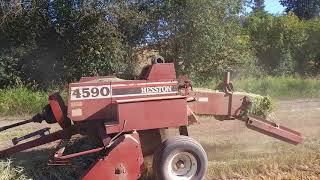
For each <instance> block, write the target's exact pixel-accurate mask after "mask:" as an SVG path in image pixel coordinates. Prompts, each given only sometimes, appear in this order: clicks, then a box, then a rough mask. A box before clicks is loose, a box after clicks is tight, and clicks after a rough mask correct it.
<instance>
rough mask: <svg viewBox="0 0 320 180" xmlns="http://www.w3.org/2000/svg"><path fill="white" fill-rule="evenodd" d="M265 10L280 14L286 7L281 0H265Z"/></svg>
mask: <svg viewBox="0 0 320 180" xmlns="http://www.w3.org/2000/svg"><path fill="white" fill-rule="evenodd" d="M264 3H265V6H266V8H265V10H266V11H268V12H270V13H272V14H278V13H282V12H283V11H284V7H283V6H282V5H281V4H280V2H279V0H265V1H264Z"/></svg>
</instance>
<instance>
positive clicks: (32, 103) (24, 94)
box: [0, 86, 48, 115]
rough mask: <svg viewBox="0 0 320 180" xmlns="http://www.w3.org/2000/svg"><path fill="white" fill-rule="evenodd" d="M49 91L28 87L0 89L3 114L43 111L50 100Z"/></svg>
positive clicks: (1, 111)
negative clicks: (34, 89)
mask: <svg viewBox="0 0 320 180" xmlns="http://www.w3.org/2000/svg"><path fill="white" fill-rule="evenodd" d="M47 99H48V93H46V92H44V91H33V90H31V89H29V88H27V87H22V86H19V87H15V88H9V89H2V90H0V114H1V115H26V114H27V115H28V114H35V113H38V112H41V110H42V108H43V107H44V106H45V105H46V104H47V102H48V100H47Z"/></svg>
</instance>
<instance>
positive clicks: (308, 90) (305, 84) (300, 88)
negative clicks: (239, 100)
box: [234, 76, 320, 98]
mask: <svg viewBox="0 0 320 180" xmlns="http://www.w3.org/2000/svg"><path fill="white" fill-rule="evenodd" d="M234 85H235V87H236V90H237V91H246V92H250V93H256V94H261V95H269V96H271V97H273V98H317V97H320V81H319V80H316V79H302V78H294V77H270V76H268V77H264V78H260V79H257V78H246V79H239V80H234Z"/></svg>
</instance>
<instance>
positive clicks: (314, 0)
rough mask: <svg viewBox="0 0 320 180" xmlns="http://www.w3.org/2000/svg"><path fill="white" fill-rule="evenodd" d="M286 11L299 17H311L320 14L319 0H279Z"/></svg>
mask: <svg viewBox="0 0 320 180" xmlns="http://www.w3.org/2000/svg"><path fill="white" fill-rule="evenodd" d="M280 3H281V5H283V6H285V7H286V12H289V11H292V12H294V13H295V14H296V15H297V16H298V17H299V18H301V19H311V18H313V17H316V16H319V15H320V0H280Z"/></svg>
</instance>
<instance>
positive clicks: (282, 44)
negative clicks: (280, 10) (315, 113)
mask: <svg viewBox="0 0 320 180" xmlns="http://www.w3.org/2000/svg"><path fill="white" fill-rule="evenodd" d="M250 2H251V3H253V2H254V4H255V9H257V10H254V11H253V12H252V13H250V14H244V15H243V9H244V5H245V4H246V3H245V1H242V0H236V1H234V0H214V1H210V0H201V1H195V0H184V1H177V0H160V1H149V0H148V1H132V0H120V1H73V0H72V1H65V0H55V1H52V2H49V1H45V0H32V1H31V2H30V5H28V7H27V8H25V7H26V6H25V5H24V3H28V2H24V3H23V4H22V5H20V4H14V2H12V3H13V5H5V6H1V8H0V9H1V10H0V48H1V50H0V60H1V61H0V88H5V87H7V86H12V85H15V84H17V83H16V82H23V83H24V84H30V83H31V84H39V86H38V87H39V88H41V89H46V88H48V87H49V86H51V85H52V84H66V83H67V82H70V81H75V80H78V79H79V78H80V77H82V76H94V75H110V74H117V73H121V74H122V76H123V77H126V78H134V77H133V75H132V72H133V70H132V69H133V67H134V66H133V65H134V64H135V63H137V62H138V61H137V59H134V58H133V57H135V56H134V54H135V52H137V51H138V50H141V49H143V50H148V49H152V50H156V51H158V52H159V53H160V54H161V55H163V56H164V57H165V58H166V61H167V62H174V63H175V66H176V69H177V72H178V74H188V75H189V76H190V77H191V78H193V79H197V80H201V81H207V80H214V79H219V78H220V77H221V74H222V72H223V71H225V70H235V71H236V72H237V75H239V76H257V77H259V76H260V77H261V76H265V75H275V76H291V75H294V74H299V75H301V76H316V75H317V74H319V73H320V49H319V48H318V47H319V45H320V44H319V42H320V41H319V38H320V28H319V27H320V20H319V19H318V18H314V19H312V20H301V19H299V18H298V16H299V15H298V16H296V15H295V14H294V13H292V12H290V13H288V14H287V15H281V16H279V15H278V16H275V15H271V14H268V13H266V12H265V11H263V3H264V1H261V0H256V1H250ZM283 2H284V1H283ZM314 2H315V1H314ZM5 4H6V3H5ZM7 4H8V3H7ZM239 14H240V16H239Z"/></svg>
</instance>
